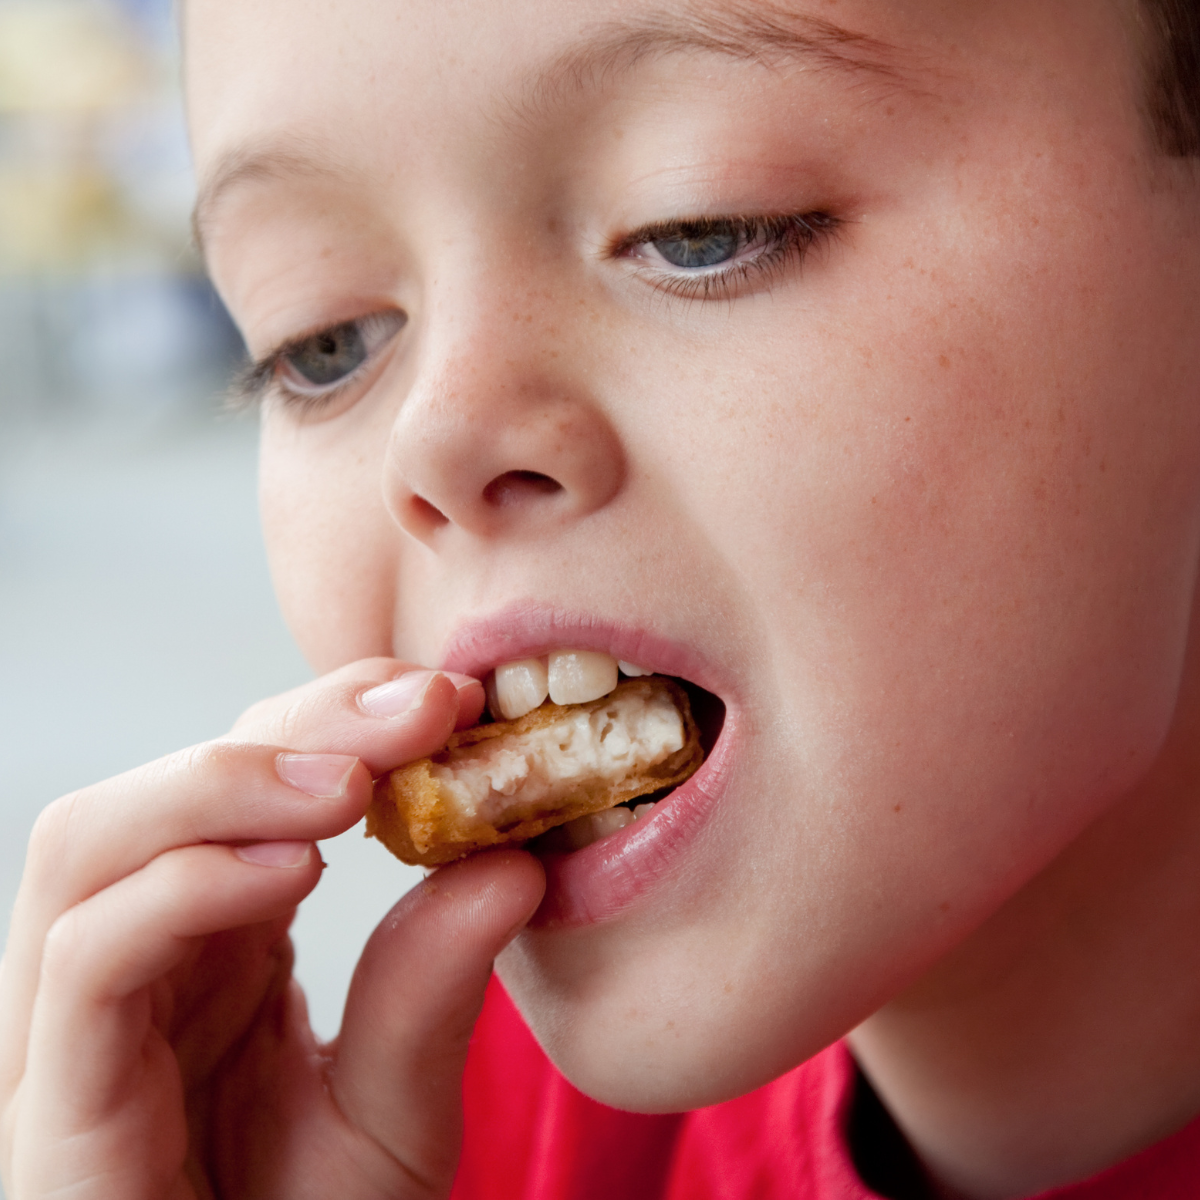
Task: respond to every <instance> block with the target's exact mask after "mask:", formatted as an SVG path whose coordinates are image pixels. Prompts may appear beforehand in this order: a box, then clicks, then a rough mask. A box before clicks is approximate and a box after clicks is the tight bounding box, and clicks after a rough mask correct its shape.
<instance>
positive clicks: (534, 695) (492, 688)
mask: <svg viewBox="0 0 1200 1200" xmlns="http://www.w3.org/2000/svg"><path fill="white" fill-rule="evenodd" d="M617 666H618V664H617V660H616V659H615V658H613V657H612V655H610V654H602V653H600V652H598V651H595V650H555V651H554V652H553V653H551V654H549V655H547V656H546V657H545V658H521V659H517V661H515V662H510V663H505V664H504V665H503V666H500V667H497V668H496V670H495V671H494V672H493V673H492V675H491V677H490V678H489V679H488V683H487V692H488V705H489V707H490V708H491V710H492V715H493V716H495V717H503V718H504V719H505V720H506V721H512V720H515V719H516V718H517V717H523V716H524V715H525V714H526V713H527V712H532V711H533V710H534V709H535V708H537V707H538V706H539V705H540V704H542V703H543V701H545V699H546V697H547V696H549V697H550V699H551V700H553V701H554V703H555V704H586V703H587V702H588V701H589V700H599V699H600V697H601V696H607V695H608V693H609V692H611V691H612V690H613V688H615V687H616V686H617ZM620 669H621V671H622V672H624V673H625V674H626V675H629V676H636V675H649V674H651V672H650V671H648V670H646V668H645V667H639V666H636V665H635V664H633V663H627V662H622V663H621V664H620Z"/></svg>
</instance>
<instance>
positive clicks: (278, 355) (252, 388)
mask: <svg viewBox="0 0 1200 1200" xmlns="http://www.w3.org/2000/svg"><path fill="white" fill-rule="evenodd" d="M840 226H841V221H840V220H839V219H838V218H837V217H833V216H830V215H829V214H828V213H825V212H819V211H817V212H806V213H789V214H784V215H781V216H767V217H764V216H727V217H695V218H687V219H678V218H676V219H673V220H670V221H660V222H657V223H656V224H653V225H646V226H643V227H642V228H641V229H637V230H635V231H634V232H633V233H631V234H629V235H627V236H626V237H624V238H622V239H620V240H619V241H618V242H616V243H615V244H613V245H612V246H611V248H610V249H609V251H608V257H610V258H613V259H624V260H627V261H628V260H636V259H637V256H636V255H635V254H634V253H633V252H634V251H635V250H637V249H638V248H639V247H642V246H649V245H652V244H653V243H654V242H656V241H668V240H671V239H672V238H676V239H678V238H679V237H680V235H681V234H685V235H686V236H687V237H688V238H690V239H693V240H699V239H702V238H704V237H706V236H713V235H726V236H727V235H729V234H734V235H736V237H737V238H738V243H739V245H751V246H752V245H754V243H755V242H757V241H760V240H761V241H762V243H763V247H762V249H761V250H759V251H757V252H756V253H753V254H751V255H750V256H749V257H746V258H743V259H739V260H735V261H733V262H731V263H729V264H728V265H720V264H718V265H716V266H713V267H704V268H700V269H692V270H689V269H687V268H684V267H676V268H675V271H674V272H672V271H671V270H668V269H664V267H659V266H648V265H647V266H639V267H638V268H637V269H638V270H639V272H641V273H642V274H644V275H647V276H650V277H651V278H650V282H651V284H652V286H654V287H655V288H657V289H658V290H659V291H662V292H666V293H667V294H668V295H671V296H676V297H680V298H682V299H685V300H702V301H705V300H707V301H712V300H726V301H728V300H732V299H734V298H735V297H736V295H737V293H738V289H739V287H740V286H741V285H743V284H746V283H756V284H762V283H766V282H769V281H770V280H771V278H772V277H775V276H778V275H779V274H781V273H782V272H783V271H784V270H785V269H786V268H787V266H788V265H790V264H791V263H793V262H802V261H803V260H804V258H805V256H806V255H807V254H808V252H809V251H810V250H811V249H812V248H813V246H815V245H817V244H818V243H819V242H821V241H823V240H825V239H828V238H830V237H832V236H833V234H834V233H835V232H836V231H837V230H838V228H839V227H840ZM640 261H641V262H643V263H645V262H647V261H648V260H645V259H641V260H640ZM666 266H667V267H669V266H670V264H666ZM676 272H681V273H676ZM397 315H399V314H397ZM379 319H380V318H379V316H368V317H362V318H359V319H358V321H351V322H341V323H339V324H338V325H335V326H325V327H323V328H321V329H316V330H313V331H312V332H310V333H306V334H302V335H301V336H300V337H296V338H292V339H290V340H289V341H287V342H285V343H284V344H283V345H281V346H279V347H278V348H277V349H275V350H273V351H271V352H270V353H269V354H267V355H265V356H264V357H263V358H261V359H260V360H258V361H257V362H254V363H251V364H249V365H248V366H247V367H245V368H244V369H243V370H242V371H241V372H240V373H239V375H238V376H237V377H236V378H235V380H234V382H233V384H232V386H231V388H230V391H229V404H230V407H232V408H235V409H243V408H250V407H254V406H256V405H258V404H260V403H261V402H262V401H263V400H264V399H266V397H267V396H269V395H270V394H271V393H272V392H273V391H275V392H278V393H279V394H280V395H282V396H283V397H284V399H285V400H286V402H287V404H288V406H289V407H293V408H298V409H299V410H300V412H301V413H302V414H303V413H307V412H311V411H315V410H318V409H321V408H325V407H326V406H328V405H330V404H332V403H333V402H334V401H336V400H337V399H338V398H339V397H340V396H341V395H343V394H344V393H345V392H346V391H348V390H349V389H350V388H352V387H353V386H354V385H355V384H356V383H357V382H358V381H359V379H360V378H361V377H362V376H363V375H364V374H365V373H366V372H367V371H368V370H370V368H371V367H372V365H373V364H374V361H375V358H376V355H377V353H378V351H374V352H372V353H371V355H370V356H369V357H368V358H367V359H366V360H365V361H364V362H363V364H362V365H361V366H360V367H358V368H357V369H356V370H354V371H352V372H350V374H348V375H347V376H346V377H345V378H344V379H342V380H339V381H338V382H337V383H336V384H333V385H331V386H330V387H329V388H328V389H327V390H324V391H313V392H302V391H299V390H298V389H295V388H290V387H288V386H287V385H286V384H284V383H283V382H282V381H281V379H280V368H281V367H282V366H283V364H284V362H285V360H286V359H288V358H289V357H290V356H292V355H294V354H297V353H299V352H300V351H301V350H302V349H303V348H304V346H305V345H306V344H307V343H310V342H311V341H312V340H313V339H314V338H318V337H321V336H322V335H328V334H330V333H333V332H336V331H337V330H340V329H342V328H344V327H345V326H346V325H347V324H351V325H353V324H361V325H365V324H366V323H368V322H371V321H376V320H379ZM402 324H403V318H402V317H401V318H400V322H399V323H398V325H397V329H396V332H399V329H400V326H401V325H402ZM390 340H391V338H390V337H389V338H388V339H386V340H385V342H384V343H383V345H384V346H386V344H387V342H388V341H390ZM382 348H383V347H382V346H381V347H380V349H382Z"/></svg>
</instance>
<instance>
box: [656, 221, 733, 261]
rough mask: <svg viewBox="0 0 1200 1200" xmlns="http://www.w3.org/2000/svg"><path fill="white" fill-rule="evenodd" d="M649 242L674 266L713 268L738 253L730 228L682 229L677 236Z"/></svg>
mask: <svg viewBox="0 0 1200 1200" xmlns="http://www.w3.org/2000/svg"><path fill="white" fill-rule="evenodd" d="M651 244H652V245H653V246H654V248H655V250H657V251H658V252H659V254H661V255H662V256H663V258H665V259H666V260H667V262H669V263H670V264H671V266H673V267H715V266H717V265H718V264H719V263H723V262H728V261H729V260H730V259H731V258H732V257H733V256H734V254H735V253H736V252H737V248H738V235H737V232H736V231H735V230H732V229H723V230H717V231H712V230H708V231H701V230H696V231H695V232H694V233H693V232H689V231H688V230H686V229H683V230H680V236H678V237H672V238H659V239H658V240H657V241H655V242H653V243H651Z"/></svg>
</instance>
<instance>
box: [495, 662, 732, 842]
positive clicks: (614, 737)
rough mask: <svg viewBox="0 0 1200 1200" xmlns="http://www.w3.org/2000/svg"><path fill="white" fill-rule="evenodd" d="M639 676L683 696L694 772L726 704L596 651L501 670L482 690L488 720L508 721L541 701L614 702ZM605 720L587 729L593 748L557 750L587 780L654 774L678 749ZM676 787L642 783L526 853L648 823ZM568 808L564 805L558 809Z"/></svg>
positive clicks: (558, 828)
mask: <svg viewBox="0 0 1200 1200" xmlns="http://www.w3.org/2000/svg"><path fill="white" fill-rule="evenodd" d="M644 677H652V678H655V677H656V678H660V679H667V680H670V682H671V684H672V685H674V686H675V687H677V688H679V689H681V690H682V692H683V694H684V696H685V697H686V700H683V701H681V703H682V705H683V707H684V708H687V707H689V706H690V717H689V718H688V724H689V725H691V724H692V723H694V726H695V728H696V729H697V730H698V732H699V742H700V749H701V754H700V756H699V759H698V761H697V763H696V765H697V766H698V765H699V762H700V761H702V760H703V759H704V758H707V756H708V754H709V752H710V751H711V750H712V748H713V746H715V745H716V742H717V739H718V738H719V737H720V734H721V729H722V727H723V725H724V722H725V705H724V702H723V701H722V700H721V699H720V697H718V696H716V695H715V694H714V693H712V692H709V691H707V690H706V689H704V688H702V687H700V686H699V685H698V684H695V683H692V682H690V681H689V680H686V679H681V678H678V677H675V676H666V675H663V676H659V675H658V673H657V672H655V671H654V670H652V669H651V668H649V667H644V666H641V665H640V664H637V663H631V662H625V661H621V660H618V659H615V658H613V657H612V656H611V655H608V654H606V653H603V652H599V651H583V650H557V651H552V652H550V653H549V654H546V655H541V656H539V657H536V658H525V659H519V660H516V661H514V662H510V663H505V664H502V665H500V666H498V667H496V668H495V670H493V671H492V672H490V673H489V674H488V675H487V677H486V681H485V686H486V688H487V695H488V708H489V712H490V714H491V717H492V719H493V720H496V721H511V720H514V719H520V718H521V717H524V716H525V715H526V714H527V713H530V712H534V711H536V710H537V709H538V708H539V707H540V706H541V705H543V704H545V703H546V702H547V700H548V701H549V702H550V703H551V704H558V705H579V704H588V703H591V702H594V701H598V700H601V699H603V698H604V697H607V696H612V697H613V698H614V700H616V698H617V697H619V696H620V695H621V692H622V691H623V690H625V691H628V690H629V689H623V688H621V687H620V686H619V685H621V684H623V683H624V681H626V680H634V679H640V678H644ZM606 716H607V717H608V718H609V719H608V720H607V721H605V722H603V723H595V722H594V723H593V730H592V735H593V743H594V744H588V743H587V739H586V738H585V739H584V744H583V745H573V746H571V747H562V749H563V750H564V753H567V754H568V755H570V754H573V755H574V756H575V758H576V759H577V760H582V761H579V767H580V769H581V770H585V769H588V768H590V769H591V770H592V771H593V773H595V772H597V771H598V772H599V773H600V774H605V773H608V774H611V775H613V776H614V777H618V776H619V775H620V774H621V772H622V771H625V772H629V773H630V774H633V775H636V772H637V771H638V770H639V769H643V770H644V769H646V768H653V767H654V766H656V765H657V764H658V763H659V762H661V761H662V760H663V759H664V758H667V756H668V755H669V754H671V753H672V752H675V751H677V750H678V748H679V745H678V742H677V741H671V740H670V736H669V735H668V736H667V737H666V738H663V737H662V729H660V728H654V729H651V730H648V731H647V730H645V729H641V728H638V727H637V726H636V724H634V725H633V727H632V728H631V727H629V725H623V724H622V722H621V719H620V717H619V715H618V714H617V712H616V711H615V710H614V709H610V710H608V712H607V714H606ZM668 724H669V722H668ZM656 738H658V739H659V741H658V742H656ZM610 742H612V743H616V746H617V751H616V753H615V754H607V755H606V753H605V750H606V747H607V745H608V743H610ZM631 747H632V751H633V752H632V753H631ZM693 769H694V768H693ZM689 774H690V771H689ZM677 786H678V784H672V785H671V786H669V787H663V788H657V789H654V788H651V787H649V786H648V784H647V785H643V786H642V787H641V789H640V790H639V791H638V793H637V794H636V795H634V796H632V797H631V798H629V799H623V800H618V801H617V802H616V803H614V804H611V805H610V806H608V807H605V808H602V809H600V810H599V811H593V812H588V813H585V814H584V815H582V816H578V817H574V818H573V819H571V820H568V821H566V822H564V823H560V824H556V825H555V826H554V827H553V828H551V829H550V830H549V831H548V832H546V833H543V834H540V835H539V836H537V837H535V838H533V839H532V840H531V841H529V842H528V843H527V848H528V849H530V850H532V851H533V852H534V853H538V854H570V853H573V852H575V851H578V850H582V849H584V848H586V847H587V846H590V845H592V844H593V843H595V842H598V841H601V840H603V839H605V838H608V837H611V836H612V835H614V834H616V833H619V832H620V831H621V830H622V829H625V828H627V827H628V826H630V825H632V824H634V823H636V822H640V821H647V820H649V819H650V818H651V817H653V815H654V813H655V811H656V810H657V807H658V805H659V804H660V803H661V802H662V801H663V800H665V799H666V798H667V797H668V796H669V795H670V794H671V793H672V792H673V791H674V790H675V788H676V787H677ZM568 806H569V802H568V805H564V807H568Z"/></svg>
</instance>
